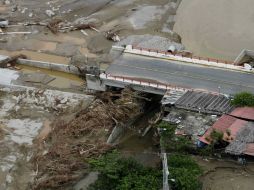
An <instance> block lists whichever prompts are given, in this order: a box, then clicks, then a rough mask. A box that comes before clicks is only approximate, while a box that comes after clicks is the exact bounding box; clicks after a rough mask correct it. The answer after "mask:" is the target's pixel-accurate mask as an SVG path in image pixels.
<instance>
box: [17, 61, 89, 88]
mask: <svg viewBox="0 0 254 190" xmlns="http://www.w3.org/2000/svg"><path fill="white" fill-rule="evenodd" d="M19 67H20V68H21V71H22V72H24V73H32V72H42V73H46V74H48V75H50V76H52V77H54V78H56V79H55V80H53V81H52V82H50V83H49V84H48V85H49V86H52V87H56V88H71V87H72V86H78V87H81V86H82V85H83V84H84V81H83V80H82V79H81V78H79V77H78V76H76V75H73V74H68V73H63V72H59V71H51V70H48V69H38V68H35V67H29V66H24V65H19Z"/></svg>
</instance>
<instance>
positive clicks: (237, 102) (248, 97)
mask: <svg viewBox="0 0 254 190" xmlns="http://www.w3.org/2000/svg"><path fill="white" fill-rule="evenodd" d="M231 103H232V105H234V106H237V107H241V106H249V107H254V95H253V94H251V93H249V92H241V93H239V94H236V95H235V97H234V99H233V100H232V102H231Z"/></svg>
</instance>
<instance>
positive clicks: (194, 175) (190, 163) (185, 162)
mask: <svg viewBox="0 0 254 190" xmlns="http://www.w3.org/2000/svg"><path fill="white" fill-rule="evenodd" d="M168 165H169V173H170V176H169V177H170V178H172V179H174V181H172V180H170V182H169V183H170V184H171V186H172V188H173V189H175V190H198V189H201V187H202V184H201V182H200V181H199V177H200V175H201V174H202V170H201V168H200V167H199V165H198V164H197V163H196V162H195V161H194V160H193V159H192V158H191V157H190V156H187V155H179V154H176V155H170V156H169V158H168Z"/></svg>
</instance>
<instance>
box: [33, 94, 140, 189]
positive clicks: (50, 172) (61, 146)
mask: <svg viewBox="0 0 254 190" xmlns="http://www.w3.org/2000/svg"><path fill="white" fill-rule="evenodd" d="M101 97H104V99H103V100H102V99H99V98H97V99H96V100H94V102H93V103H92V104H91V105H90V106H89V107H88V108H87V109H85V110H83V111H81V112H79V113H78V114H76V116H75V118H74V119H72V120H71V121H69V122H63V121H55V124H54V125H53V126H54V127H53V130H52V132H51V134H50V135H49V137H48V138H47V141H48V142H49V143H50V144H51V145H50V147H49V149H48V151H47V153H44V154H43V153H38V154H37V156H36V157H34V163H35V168H36V169H37V172H36V173H37V176H36V178H35V182H34V189H45V188H46V189H48V188H53V189H59V188H63V186H68V185H71V183H73V182H75V181H77V180H79V179H80V178H81V177H82V176H83V175H84V174H86V173H87V172H88V170H87V169H88V164H87V162H86V160H87V159H89V158H92V157H98V156H99V155H101V154H103V153H105V152H106V151H108V150H109V149H110V148H111V147H110V146H109V145H108V144H106V139H107V137H108V136H109V132H110V131H111V129H112V128H113V127H114V126H115V125H118V124H121V123H122V124H124V123H125V122H127V121H128V120H129V119H131V118H132V117H135V116H137V115H138V114H140V110H141V109H140V103H139V102H138V101H137V100H136V98H135V95H134V93H133V92H132V91H130V90H124V91H123V93H122V94H118V95H114V94H112V93H104V94H103V95H102V96H101ZM116 97H118V98H116ZM113 99H115V100H113Z"/></svg>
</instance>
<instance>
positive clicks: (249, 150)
mask: <svg viewBox="0 0 254 190" xmlns="http://www.w3.org/2000/svg"><path fill="white" fill-rule="evenodd" d="M244 154H247V155H250V156H254V143H248V144H247V145H246V148H245V151H244Z"/></svg>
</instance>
